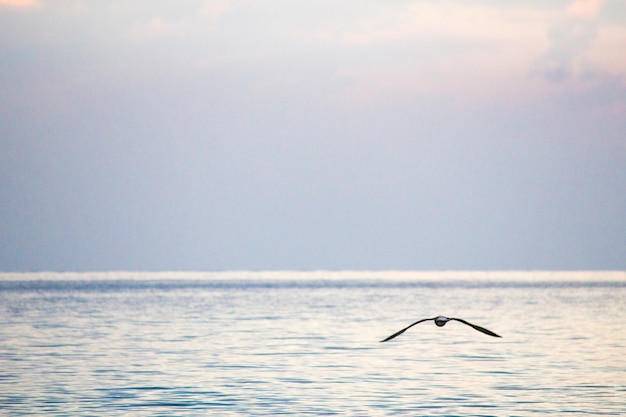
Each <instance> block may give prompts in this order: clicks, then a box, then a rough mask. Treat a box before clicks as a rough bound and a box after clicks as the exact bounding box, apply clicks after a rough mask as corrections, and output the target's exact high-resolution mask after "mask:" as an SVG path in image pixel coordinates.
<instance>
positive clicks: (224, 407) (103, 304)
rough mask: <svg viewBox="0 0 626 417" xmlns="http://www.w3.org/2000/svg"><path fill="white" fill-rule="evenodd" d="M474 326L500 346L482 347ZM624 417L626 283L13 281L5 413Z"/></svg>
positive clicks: (583, 275)
mask: <svg viewBox="0 0 626 417" xmlns="http://www.w3.org/2000/svg"><path fill="white" fill-rule="evenodd" d="M439 314H442V315H446V316H451V317H460V318H464V319H466V320H468V321H470V322H472V323H475V324H478V325H481V326H483V327H486V328H488V329H491V330H493V331H495V332H496V333H498V334H500V335H502V338H500V339H498V338H494V337H490V336H487V335H484V334H482V333H480V332H477V331H476V330H474V329H472V328H470V327H468V326H465V325H464V324H462V323H459V322H450V323H448V324H447V325H446V326H444V327H442V328H438V327H436V326H435V325H434V324H433V322H425V323H421V324H419V325H417V326H415V327H413V328H412V329H411V330H409V331H407V332H406V333H404V334H403V335H401V336H399V337H397V338H396V339H394V340H392V341H389V342H386V343H380V342H379V341H380V340H381V339H383V338H385V337H386V336H388V335H390V334H391V333H394V332H395V331H397V330H399V329H401V328H402V327H405V326H406V325H408V324H410V323H412V322H413V321H415V320H417V319H420V318H427V317H434V316H436V315H439ZM44 414H45V415H55V416H121V415H132V416H207V415H217V416H264V415H298V416H303V415H311V416H318V415H342V416H343V415H347V416H431V415H432V416H531V415H532V416H538V415H546V414H555V415H593V416H597V415H614V416H617V415H626V272H569V273H567V272H540V271H539V272H324V271H320V272H311V273H302V272H262V273H250V272H222V273H180V272H163V273H131V272H126V273H113V272H111V273H84V274H79V273H64V274H53V273H38V274H8V273H4V274H0V415H6V416H22V415H24V416H26V415H28V416H33V415H44Z"/></svg>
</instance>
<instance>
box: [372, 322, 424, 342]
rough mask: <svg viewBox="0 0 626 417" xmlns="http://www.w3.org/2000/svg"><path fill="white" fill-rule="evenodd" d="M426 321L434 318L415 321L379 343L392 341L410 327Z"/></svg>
mask: <svg viewBox="0 0 626 417" xmlns="http://www.w3.org/2000/svg"><path fill="white" fill-rule="evenodd" d="M428 320H435V318H434V317H433V318H432V319H421V320H418V321H416V322H415V323H413V324H410V325H408V326H406V327H405V328H404V329H402V330H399V331H397V332H395V333H394V334H392V335H391V336H389V337H387V338H385V339H383V340H381V341H380V342H381V343H382V342H386V341H388V340H391V339H393V338H394V337H396V336H400V335H401V334H402V333H404V332H406V331H407V330H409V329H410V328H411V327H413V326H415V325H416V324H419V323H421V322H423V321H428Z"/></svg>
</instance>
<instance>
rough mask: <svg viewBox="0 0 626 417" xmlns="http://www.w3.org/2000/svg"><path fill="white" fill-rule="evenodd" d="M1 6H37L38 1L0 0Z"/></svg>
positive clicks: (23, 7)
mask: <svg viewBox="0 0 626 417" xmlns="http://www.w3.org/2000/svg"><path fill="white" fill-rule="evenodd" d="M2 6H5V7H12V8H20V9H25V8H31V7H38V6H39V2H38V1H37V0H0V7H2Z"/></svg>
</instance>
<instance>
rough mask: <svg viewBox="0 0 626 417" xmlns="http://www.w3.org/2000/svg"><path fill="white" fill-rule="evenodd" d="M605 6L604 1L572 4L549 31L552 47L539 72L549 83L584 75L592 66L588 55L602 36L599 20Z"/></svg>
mask: <svg viewBox="0 0 626 417" xmlns="http://www.w3.org/2000/svg"><path fill="white" fill-rule="evenodd" d="M603 5H604V1H603V0H577V1H574V2H572V3H571V4H570V5H569V6H568V7H567V8H566V9H565V12H564V14H563V16H561V18H560V19H559V20H557V21H556V22H555V23H554V24H553V25H552V27H550V29H549V30H548V39H549V41H550V48H549V49H548V51H547V52H546V53H545V54H544V55H543V56H542V57H541V59H540V60H539V63H538V65H537V69H536V71H535V73H539V74H541V75H542V76H543V77H544V78H545V79H546V80H548V81H552V82H563V81H565V80H567V79H570V78H572V77H573V76H575V75H580V73H581V72H584V68H585V67H588V66H589V64H590V62H589V60H588V58H587V57H586V53H587V52H588V51H589V50H590V48H591V47H592V45H593V42H594V41H595V40H596V38H597V36H598V26H599V23H598V19H597V17H598V14H599V12H600V10H601V8H602V6H603Z"/></svg>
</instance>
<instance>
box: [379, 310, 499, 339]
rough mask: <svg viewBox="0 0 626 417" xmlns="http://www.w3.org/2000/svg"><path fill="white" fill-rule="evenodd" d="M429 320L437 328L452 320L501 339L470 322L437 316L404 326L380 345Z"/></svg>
mask: <svg viewBox="0 0 626 417" xmlns="http://www.w3.org/2000/svg"><path fill="white" fill-rule="evenodd" d="M429 320H434V321H435V324H436V325H437V326H439V327H443V326H445V324H446V323H447V322H449V321H452V320H455V321H460V322H461V323H463V324H467V325H468V326H470V327H473V328H474V329H476V330H478V331H479V332H483V333H484V334H488V335H489V336H493V337H502V336H500V335H497V334H495V333H494V332H492V331H491V330H487V329H485V328H484V327H480V326H477V325H475V324H472V323H470V322H467V321H465V320H463V319H457V318H454V317H445V316H437V317H433V318H432V319H421V320H418V321H416V322H415V323H413V324H411V325H409V326H406V327H405V328H404V329H402V330H400V331H398V332H395V333H394V334H392V335H391V336H389V337H387V338H386V339H383V340H381V343H382V342H386V341H388V340H391V339H393V338H394V337H396V336H400V335H401V334H402V333H404V332H406V331H407V330H409V329H410V328H411V327H413V326H415V325H416V324H419V323H421V322H423V321H429Z"/></svg>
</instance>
